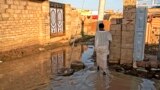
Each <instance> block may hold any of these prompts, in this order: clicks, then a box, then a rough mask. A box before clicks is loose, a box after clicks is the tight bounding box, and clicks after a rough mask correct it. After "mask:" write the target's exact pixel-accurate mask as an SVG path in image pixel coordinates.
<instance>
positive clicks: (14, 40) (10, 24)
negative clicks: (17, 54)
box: [0, 0, 81, 52]
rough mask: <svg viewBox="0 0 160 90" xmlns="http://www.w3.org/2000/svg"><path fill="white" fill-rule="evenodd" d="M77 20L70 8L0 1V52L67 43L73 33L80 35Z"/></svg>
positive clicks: (30, 0)
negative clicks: (53, 43)
mask: <svg viewBox="0 0 160 90" xmlns="http://www.w3.org/2000/svg"><path fill="white" fill-rule="evenodd" d="M64 16H65V17H64ZM72 17H74V18H72ZM55 18H56V19H55ZM79 18H80V14H79V13H78V12H77V11H76V10H74V9H73V8H72V7H71V6H70V5H64V4H58V3H51V2H49V1H48V0H0V52H4V51H9V50H12V49H17V48H21V47H26V46H32V45H37V44H41V45H43V44H47V43H52V42H57V41H59V40H66V41H68V40H69V39H70V38H71V36H72V35H75V32H76V30H77V35H78V34H80V31H81V22H80V21H79V20H80V19H79Z"/></svg>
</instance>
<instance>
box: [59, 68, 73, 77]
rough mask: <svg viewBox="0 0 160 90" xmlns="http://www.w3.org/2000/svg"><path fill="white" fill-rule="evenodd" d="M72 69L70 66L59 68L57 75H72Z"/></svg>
mask: <svg viewBox="0 0 160 90" xmlns="http://www.w3.org/2000/svg"><path fill="white" fill-rule="evenodd" d="M73 73H74V70H73V69H70V68H61V69H59V70H58V76H70V75H73Z"/></svg>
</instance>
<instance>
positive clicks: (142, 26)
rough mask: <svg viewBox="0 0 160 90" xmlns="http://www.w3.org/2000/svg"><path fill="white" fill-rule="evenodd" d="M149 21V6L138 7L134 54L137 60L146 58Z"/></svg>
mask: <svg viewBox="0 0 160 90" xmlns="http://www.w3.org/2000/svg"><path fill="white" fill-rule="evenodd" d="M146 23H147V8H146V7H137V10H136V29H135V36H134V54H133V58H134V60H135V61H141V60H143V59H144V48H145V33H146Z"/></svg>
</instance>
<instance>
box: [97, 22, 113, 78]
mask: <svg viewBox="0 0 160 90" xmlns="http://www.w3.org/2000/svg"><path fill="white" fill-rule="evenodd" d="M111 41H112V35H111V33H110V32H108V31H105V30H104V24H103V23H100V24H99V30H97V32H96V35H95V50H96V56H97V58H96V60H97V69H98V70H99V69H102V70H103V74H104V75H106V74H107V69H108V67H107V56H108V55H109V45H110V42H111Z"/></svg>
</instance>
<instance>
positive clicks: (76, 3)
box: [51, 0, 123, 11]
mask: <svg viewBox="0 0 160 90" xmlns="http://www.w3.org/2000/svg"><path fill="white" fill-rule="evenodd" d="M51 1H55V2H60V3H68V4H71V5H72V6H73V7H75V8H83V9H87V10H98V5H99V0H51ZM83 2H84V7H83ZM105 9H106V10H111V9H112V10H115V11H122V10H123V0H106V6H105Z"/></svg>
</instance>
